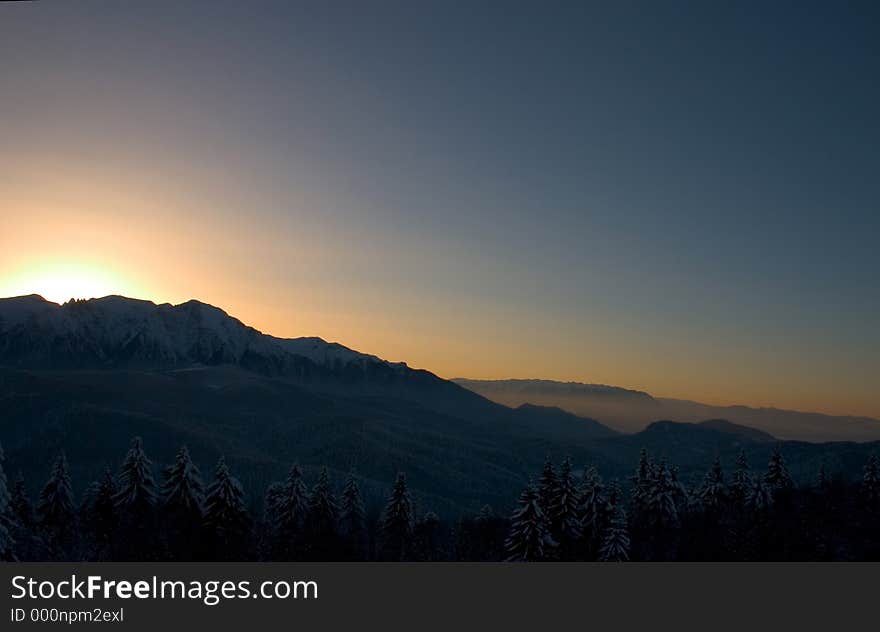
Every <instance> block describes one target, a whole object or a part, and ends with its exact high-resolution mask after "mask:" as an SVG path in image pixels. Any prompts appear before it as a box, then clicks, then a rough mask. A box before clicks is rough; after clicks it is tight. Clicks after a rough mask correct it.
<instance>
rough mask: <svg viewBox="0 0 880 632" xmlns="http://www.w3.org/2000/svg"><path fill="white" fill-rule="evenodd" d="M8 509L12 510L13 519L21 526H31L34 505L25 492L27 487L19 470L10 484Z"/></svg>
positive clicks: (27, 527)
mask: <svg viewBox="0 0 880 632" xmlns="http://www.w3.org/2000/svg"><path fill="white" fill-rule="evenodd" d="M9 509H10V511H11V512H12V515H13V517H14V519H15V520H16V521H17V522H18V523H19V524H20V525H21V526H23V527H25V528H26V529H29V528H31V527H32V526H33V524H34V505H33V503H31V498H30V496H29V495H28V493H27V488H26V487H25V484H24V476H22V475H21V472H19V473H18V476H16V477H15V482H14V483H13V484H12V490H11V492H10V498H9Z"/></svg>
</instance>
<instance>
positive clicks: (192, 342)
mask: <svg viewBox="0 0 880 632" xmlns="http://www.w3.org/2000/svg"><path fill="white" fill-rule="evenodd" d="M0 363H2V364H5V365H10V366H20V367H33V368H70V367H81V368H116V367H148V368H173V367H186V366H192V365H218V364H234V365H239V366H241V367H244V368H248V369H259V370H261V371H262V372H268V373H273V374H290V373H293V374H303V373H308V372H315V370H320V369H328V370H335V371H338V370H341V369H345V370H347V371H352V370H355V371H357V370H361V371H367V370H369V369H371V368H380V367H381V369H382V370H383V371H388V370H390V371H392V372H397V371H405V370H406V366H405V365H404V364H394V363H389V362H385V361H384V360H382V359H380V358H377V357H376V356H371V355H366V354H362V353H358V352H357V351H353V350H351V349H348V348H347V347H344V346H342V345H340V344H336V343H328V342H325V341H324V340H322V339H321V338H314V337H312V338H294V339H282V338H275V337H273V336H268V335H264V334H262V333H261V332H259V331H257V330H256V329H254V328H253V327H248V326H247V325H245V324H243V323H242V322H241V321H239V320H237V319H236V318H233V317H232V316H230V315H228V314H227V313H226V312H224V311H223V310H222V309H219V308H217V307H213V306H212V305H207V304H205V303H201V302H199V301H194V300H193V301H187V302H186V303H182V304H180V305H170V304H168V303H164V304H161V305H156V304H155V303H152V302H150V301H142V300H135V299H130V298H125V297H122V296H107V297H104V298H99V299H91V300H85V301H70V302H67V303H65V304H64V305H58V304H56V303H52V302H49V301H47V300H45V299H43V298H42V297H40V296H37V295H31V296H22V297H16V298H7V299H0Z"/></svg>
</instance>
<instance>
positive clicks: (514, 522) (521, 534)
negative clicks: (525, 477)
mask: <svg viewBox="0 0 880 632" xmlns="http://www.w3.org/2000/svg"><path fill="white" fill-rule="evenodd" d="M555 546H556V543H555V542H554V541H553V538H552V537H551V536H550V532H549V529H548V522H547V517H546V515H545V514H544V511H543V510H542V509H541V503H540V496H539V494H538V491H537V490H536V489H535V487H534V485H532V484H531V483H529V484H528V485H527V486H526V488H525V489H524V490H523V492H522V494H521V495H520V497H519V506H518V507H517V509H516V511H514V512H513V515H512V516H511V519H510V534H509V535H508V536H507V542H505V548H506V550H507V561H509V562H541V561H544V560H546V559H549V558H550V557H552V554H553V549H554V548H555Z"/></svg>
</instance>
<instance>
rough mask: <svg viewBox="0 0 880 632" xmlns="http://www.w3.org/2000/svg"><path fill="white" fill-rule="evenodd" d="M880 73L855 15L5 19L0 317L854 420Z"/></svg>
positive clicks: (873, 219) (872, 41)
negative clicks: (78, 303) (323, 346)
mask: <svg viewBox="0 0 880 632" xmlns="http://www.w3.org/2000/svg"><path fill="white" fill-rule="evenodd" d="M728 4H730V5H735V6H727V5H728ZM878 82H880V9H877V8H876V5H874V4H873V3H864V4H859V3H845V2H840V3H829V2H825V3H811V2H773V3H764V2H760V3H758V2H755V3H750V2H738V3H724V6H722V3H704V2H684V3H683V2H667V3H655V2H644V3H628V2H615V3H598V4H591V3H587V2H570V3H555V2H532V3H516V2H497V3H492V2H469V3H451V2H437V3H430V2H417V3H412V2H399V3H388V2H352V3H339V2H314V3H300V2H261V1H254V2H247V3H243V2H225V1H210V2H209V1H207V0H205V1H203V2H182V1H180V0H175V1H174V2H150V3H137V4H135V3H118V2H109V1H108V2H97V1H82V2H65V3H52V2H40V3H8V4H7V3H3V5H0V296H7V295H17V294H26V293H32V292H36V293H42V294H44V295H45V296H46V297H47V298H50V299H53V300H59V301H63V300H65V299H66V298H69V297H71V296H78V297H89V296H98V295H103V294H110V293H118V294H124V295H128V296H134V297H138V298H147V299H150V300H154V301H156V302H172V303H178V302H183V301H185V300H188V299H190V298H197V299H199V300H202V301H205V302H208V303H211V304H214V305H217V306H220V307H222V308H223V309H225V310H226V311H227V312H229V313H230V314H232V315H234V316H236V317H238V318H240V319H241V320H242V321H244V322H246V323H247V324H250V325H253V326H255V327H257V328H258V329H260V330H262V331H265V332H267V333H272V334H274V335H279V336H290V337H294V336H302V335H317V336H321V337H323V338H325V339H328V340H334V341H338V342H341V343H343V344H345V345H347V346H350V347H353V348H355V349H358V350H360V351H364V352H368V353H373V354H376V355H379V356H381V357H384V358H386V359H389V360H395V361H397V360H403V361H406V362H408V363H409V364H410V366H416V367H422V368H427V369H429V370H432V371H434V372H435V373H437V374H439V375H441V376H444V377H459V376H463V377H471V378H508V377H518V378H546V379H560V380H572V381H583V382H599V383H606V384H614V385H618V386H625V387H631V388H639V389H643V390H647V391H649V392H651V393H652V394H655V395H658V396H670V397H682V398H691V399H697V400H701V401H705V402H708V403H714V404H730V403H741V404H750V405H758V406H777V407H785V408H794V409H799V410H817V411H823V412H830V413H839V414H861V415H871V416H875V417H880V395H878V393H880V369H878V365H880V326H878V325H880V317H878V315H880V283H878V276H880V275H878V273H880V248H878V240H880V207H878V199H880V177H878V174H880V120H878V112H880V83H878Z"/></svg>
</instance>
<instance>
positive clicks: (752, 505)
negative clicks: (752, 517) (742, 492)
mask: <svg viewBox="0 0 880 632" xmlns="http://www.w3.org/2000/svg"><path fill="white" fill-rule="evenodd" d="M766 481H767V479H766V477H765V478H761V477H760V476H754V477H752V479H751V485H750V486H749V491H748V494H747V495H746V508H747V509H748V510H749V511H750V512H752V514H759V515H760V514H764V513H766V512H767V511H769V510H770V508H771V507H772V506H773V490H772V488H771V487H770V485H769V484H768V483H767V482H766Z"/></svg>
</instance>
